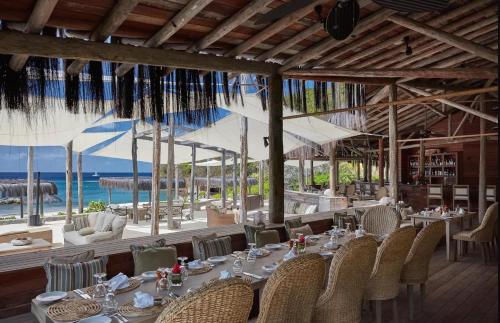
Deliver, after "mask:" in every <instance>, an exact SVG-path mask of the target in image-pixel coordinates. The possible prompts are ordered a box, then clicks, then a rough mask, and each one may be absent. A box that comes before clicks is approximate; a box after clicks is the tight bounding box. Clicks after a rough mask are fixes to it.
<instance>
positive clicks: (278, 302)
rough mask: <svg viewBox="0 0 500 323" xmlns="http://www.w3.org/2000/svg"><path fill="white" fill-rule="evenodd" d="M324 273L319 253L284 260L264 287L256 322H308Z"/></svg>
mask: <svg viewBox="0 0 500 323" xmlns="http://www.w3.org/2000/svg"><path fill="white" fill-rule="evenodd" d="M324 276H325V261H324V260H323V258H322V257H321V256H320V255H318V254H307V255H304V256H299V257H297V258H294V259H291V260H288V261H286V262H285V263H284V264H282V265H281V266H280V267H278V269H276V271H275V272H274V273H273V274H272V275H271V277H270V278H269V280H268V281H267V283H266V286H265V287H264V291H263V292H262V298H261V302H260V313H259V317H258V319H257V323H267V322H269V323H280V322H282V323H294V322H296V323H302V322H310V321H311V318H312V314H313V309H314V306H315V305H316V301H317V300H318V296H319V294H320V292H321V287H322V286H323V280H324ZM228 322H229V321H228Z"/></svg>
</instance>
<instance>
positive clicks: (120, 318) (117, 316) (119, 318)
mask: <svg viewBox="0 0 500 323" xmlns="http://www.w3.org/2000/svg"><path fill="white" fill-rule="evenodd" d="M109 317H114V318H115V319H116V320H117V321H118V322H120V323H127V322H128V320H127V319H126V318H124V317H123V316H122V315H121V314H120V313H115V314H112V315H110V316H109Z"/></svg>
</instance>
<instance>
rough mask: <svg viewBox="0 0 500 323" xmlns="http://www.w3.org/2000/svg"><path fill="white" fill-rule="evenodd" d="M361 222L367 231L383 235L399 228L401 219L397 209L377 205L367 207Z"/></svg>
mask: <svg viewBox="0 0 500 323" xmlns="http://www.w3.org/2000/svg"><path fill="white" fill-rule="evenodd" d="M361 224H363V227H364V229H365V230H366V231H367V232H369V233H373V234H377V235H383V234H390V233H392V232H394V231H395V230H396V229H397V228H399V225H400V224H401V219H400V217H399V215H398V213H397V211H396V209H394V208H392V207H390V206H384V205H377V206H374V207H370V208H368V209H367V211H366V212H365V214H363V216H362V217H361Z"/></svg>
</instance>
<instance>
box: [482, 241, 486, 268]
mask: <svg viewBox="0 0 500 323" xmlns="http://www.w3.org/2000/svg"><path fill="white" fill-rule="evenodd" d="M481 255H482V257H483V261H484V264H485V265H486V263H487V262H488V260H487V259H486V249H485V247H484V243H483V242H481Z"/></svg>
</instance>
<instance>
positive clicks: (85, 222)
mask: <svg viewBox="0 0 500 323" xmlns="http://www.w3.org/2000/svg"><path fill="white" fill-rule="evenodd" d="M73 225H74V226H75V231H79V230H80V229H83V228H88V227H89V226H90V225H89V217H88V216H87V215H82V216H77V217H74V218H73Z"/></svg>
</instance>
